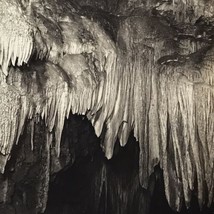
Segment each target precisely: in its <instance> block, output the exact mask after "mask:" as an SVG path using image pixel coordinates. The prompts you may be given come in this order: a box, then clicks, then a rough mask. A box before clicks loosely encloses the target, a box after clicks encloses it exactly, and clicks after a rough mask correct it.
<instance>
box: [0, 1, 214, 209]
mask: <svg viewBox="0 0 214 214" xmlns="http://www.w3.org/2000/svg"><path fill="white" fill-rule="evenodd" d="M213 5H214V4H213V1H212V0H210V1H205V0H200V1H194V0H187V1H181V0H174V1H161V0H157V1H151V2H150V1H143V0H141V1H140V0H139V1H129V0H124V1H119V0H118V1H116V2H113V1H111V0H109V1H101V2H100V1H96V0H94V1H78V4H77V3H76V2H75V1H69V0H63V1H59V0H32V1H19V0H16V1H13V2H11V1H8V0H0V18H1V19H0V66H1V69H0V77H1V84H0V99H1V102H0V114H1V118H0V153H1V154H0V170H1V173H2V174H4V173H6V172H7V170H6V171H5V167H6V165H7V162H8V160H9V159H10V157H11V158H13V152H12V149H13V148H14V147H15V144H18V143H19V144H22V143H23V142H22V140H20V136H21V135H22V134H23V131H24V130H25V128H26V124H30V126H29V127H28V129H30V130H31V131H29V132H30V133H31V134H30V135H31V136H30V140H29V141H30V147H31V150H32V152H33V150H34V148H38V145H36V143H37V141H38V140H35V136H34V133H35V126H38V125H36V124H38V123H43V122H44V126H43V128H44V130H43V132H44V134H45V139H43V141H44V145H43V147H44V148H43V147H42V148H43V150H44V151H45V155H44V159H45V160H44V161H45V167H44V169H43V170H45V171H44V172H42V173H44V174H45V175H46V176H44V178H43V181H44V182H43V183H44V184H45V190H44V192H43V193H41V192H42V188H43V187H38V188H40V189H39V190H38V198H37V199H36V200H40V199H41V198H42V199H41V200H42V202H39V201H38V206H37V208H38V207H40V208H41V209H40V210H39V211H40V212H44V211H45V206H46V201H47V191H48V183H49V177H50V175H49V168H50V159H55V160H58V159H59V157H60V148H61V147H60V142H61V136H62V132H63V128H64V122H65V120H66V118H67V119H68V118H69V115H70V114H78V115H84V116H86V117H87V118H88V120H89V121H90V122H91V124H92V126H93V127H94V130H95V133H96V135H97V136H98V137H100V136H101V135H102V136H103V140H102V142H101V147H102V149H103V151H104V152H105V156H106V157H107V159H111V158H112V156H113V154H114V145H115V142H116V141H117V139H118V140H119V142H120V145H121V146H125V145H126V143H127V141H128V138H129V136H130V133H131V132H132V131H133V133H134V137H135V138H136V140H137V141H138V143H139V179H140V184H141V185H142V187H143V188H145V189H147V188H148V184H149V179H150V176H151V175H152V173H153V172H154V167H155V166H156V165H158V164H160V167H161V169H162V170H163V176H164V184H165V194H166V198H167V200H168V203H169V204H170V206H171V207H172V208H173V209H175V210H177V211H180V210H181V208H182V205H183V202H184V203H185V205H186V206H187V207H189V206H190V201H191V197H192V193H193V191H195V192H197V198H198V202H199V204H200V206H201V207H203V206H204V205H205V204H206V205H211V204H212V202H213V193H214V183H213V179H214V177H213V170H214V165H213V163H214V155H213V154H214V152H213V151H214V150H213V149H214V146H213V144H214V107H213V106H214V105H213V99H214V91H213V87H214V85H213V84H214V83H213V78H214V72H213V71H214V70H213V69H214V63H213V60H214V58H213V53H214V49H213V36H214V28H213V26H214V25H213V24H214V19H213V17H214V6H213ZM29 132H28V134H29ZM51 151H52V153H51ZM11 152H12V153H11ZM29 153H30V152H29ZM11 154H12V156H11ZM29 155H30V154H29ZM41 164H42V163H41ZM59 168H60V169H61V168H63V167H59ZM56 171H57V170H56ZM208 190H209V191H208ZM5 194H7V193H5ZM5 197H6V196H5ZM5 200H6V199H5Z"/></svg>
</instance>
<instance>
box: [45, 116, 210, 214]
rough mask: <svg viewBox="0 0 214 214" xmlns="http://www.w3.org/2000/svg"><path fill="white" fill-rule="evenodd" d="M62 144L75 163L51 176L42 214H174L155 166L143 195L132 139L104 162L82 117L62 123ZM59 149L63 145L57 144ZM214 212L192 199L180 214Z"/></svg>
mask: <svg viewBox="0 0 214 214" xmlns="http://www.w3.org/2000/svg"><path fill="white" fill-rule="evenodd" d="M63 140H64V141H67V140H69V143H70V152H71V153H72V154H73V155H74V154H75V160H73V161H71V162H72V163H71V162H70V163H69V164H68V165H67V166H66V167H65V168H64V169H62V170H60V172H58V173H56V174H53V175H52V180H51V183H50V190H49V194H48V203H47V209H46V212H45V214H95V213H97V214H132V213H135V214H143V213H147V212H148V213H149V214H160V213H168V214H175V213H177V212H175V211H173V210H172V209H171V208H170V207H169V205H168V202H167V200H166V197H165V193H164V182H163V175H162V170H161V169H160V167H159V166H157V167H155V171H154V173H153V174H152V176H151V178H150V183H149V187H148V189H147V190H144V189H143V188H142V187H141V186H140V183H139V178H138V156H139V155H138V153H139V146H138V143H137V142H136V140H135V138H134V137H133V134H132V135H131V136H130V138H129V141H128V144H127V145H126V146H125V147H120V146H119V144H118V142H117V144H116V146H115V150H114V157H113V158H112V159H111V160H107V159H106V158H105V156H104V153H103V152H102V150H101V148H100V146H99V144H100V141H101V140H102V139H100V138H97V137H96V135H95V133H94V130H93V127H92V126H91V124H90V122H89V121H88V120H87V119H85V118H84V117H82V116H76V115H75V116H72V117H71V118H70V120H68V121H66V124H65V128H64V131H63ZM62 144H63V143H62ZM212 213H214V207H213V206H211V207H210V208H206V207H204V208H203V210H202V211H200V208H199V206H198V202H197V198H196V197H194V196H193V199H192V202H191V207H190V209H187V208H186V207H185V206H183V208H182V210H181V214H212Z"/></svg>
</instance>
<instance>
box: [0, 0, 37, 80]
mask: <svg viewBox="0 0 214 214" xmlns="http://www.w3.org/2000/svg"><path fill="white" fill-rule="evenodd" d="M0 8H1V9H0V17H1V24H0V31H1V34H0V65H1V69H2V72H3V73H4V75H6V76H7V74H8V66H9V65H10V63H12V64H13V65H15V64H16V63H17V65H18V66H21V65H22V64H23V63H27V62H28V59H29V57H30V55H31V53H32V49H33V39H32V36H31V34H32V30H31V29H32V27H31V25H30V24H29V22H28V20H27V17H26V16H25V14H24V13H23V12H22V11H21V10H19V5H18V4H17V3H16V2H15V1H14V2H7V1H5V0H2V1H1V2H0ZM5 11H7V13H6V12H5Z"/></svg>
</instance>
